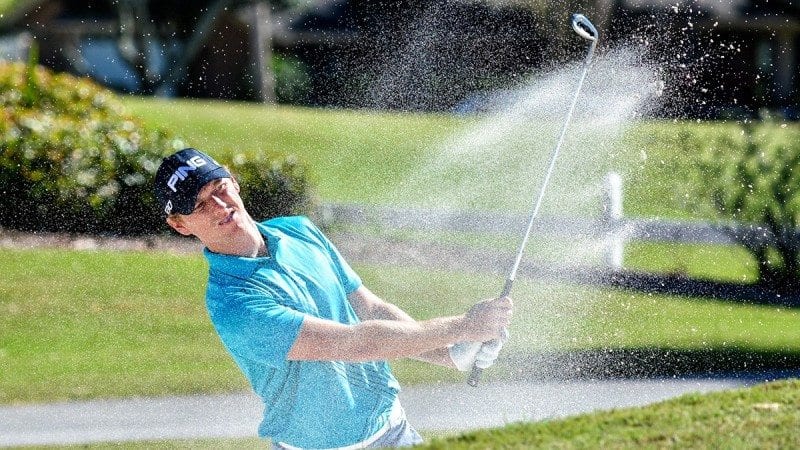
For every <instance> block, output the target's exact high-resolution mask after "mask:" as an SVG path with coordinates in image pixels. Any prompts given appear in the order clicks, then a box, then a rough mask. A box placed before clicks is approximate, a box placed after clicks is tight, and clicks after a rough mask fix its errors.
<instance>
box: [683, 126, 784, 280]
mask: <svg viewBox="0 0 800 450" xmlns="http://www.w3.org/2000/svg"><path fill="white" fill-rule="evenodd" d="M680 139H681V140H682V145H683V146H684V147H686V148H694V149H697V152H698V153H697V159H696V160H695V161H694V164H692V165H691V166H690V167H689V170H688V171H687V173H689V174H691V176H692V178H693V180H692V182H691V183H688V184H687V185H686V187H687V188H688V189H689V190H688V193H689V195H688V196H687V198H693V199H695V201H694V203H692V204H691V207H692V208H693V209H694V210H696V211H699V212H703V213H708V212H711V213H712V214H713V215H715V216H716V217H718V218H720V219H727V220H732V221H736V222H738V223H743V224H745V225H750V227H749V228H744V229H742V228H739V227H728V232H729V234H730V235H731V237H732V238H733V239H735V240H736V241H737V242H739V243H740V244H741V245H742V246H744V247H745V248H746V249H747V250H748V251H749V252H750V253H751V254H752V255H753V257H754V259H755V260H756V261H757V263H758V270H759V281H760V282H761V283H762V284H764V285H765V286H766V287H769V288H770V289H772V290H774V291H778V292H782V291H783V292H800V240H798V239H797V233H798V225H800V129H798V128H797V127H796V126H792V127H787V126H786V125H781V126H779V125H778V124H775V123H770V122H766V123H761V124H758V125H755V124H752V123H749V124H743V125H741V126H740V129H739V133H736V134H729V133H726V134H719V135H716V136H707V135H702V136H700V135H696V134H693V133H691V132H689V131H682V132H681V137H680Z"/></svg>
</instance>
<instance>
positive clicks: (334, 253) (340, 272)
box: [305, 219, 361, 294]
mask: <svg viewBox="0 0 800 450" xmlns="http://www.w3.org/2000/svg"><path fill="white" fill-rule="evenodd" d="M305 222H306V226H307V227H308V228H309V230H310V231H311V232H312V233H313V234H314V236H315V237H316V238H317V239H319V241H320V242H321V243H322V245H323V246H324V247H325V250H326V251H327V252H328V255H329V256H330V258H331V262H332V263H333V267H334V270H335V271H336V274H337V276H338V277H339V281H340V282H341V283H342V286H344V289H345V292H346V293H348V294H349V293H351V292H353V291H355V290H356V289H358V288H359V287H360V286H361V278H360V277H359V276H358V274H356V272H355V271H354V270H353V268H352V267H350V265H349V264H348V263H347V261H345V259H344V257H343V256H342V255H341V253H339V250H338V249H337V248H336V246H335V245H333V242H331V241H330V240H329V239H328V238H327V236H325V234H323V233H322V231H321V230H320V229H319V228H317V227H316V226H315V225H314V224H313V223H312V222H311V221H310V220H308V219H305Z"/></svg>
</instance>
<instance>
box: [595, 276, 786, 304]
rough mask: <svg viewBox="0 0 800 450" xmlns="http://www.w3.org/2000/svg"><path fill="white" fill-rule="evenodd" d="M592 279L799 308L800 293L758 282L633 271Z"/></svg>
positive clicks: (670, 292)
mask: <svg viewBox="0 0 800 450" xmlns="http://www.w3.org/2000/svg"><path fill="white" fill-rule="evenodd" d="M592 278H593V279H594V281H595V282H597V283H598V284H602V285H606V286H610V287H617V288H625V289H634V290H637V291H640V292H652V293H658V294H666V295H679V296H684V297H703V298H714V299H718V300H730V301H735V302H740V303H748V304H756V305H770V306H783V307H789V308H797V307H800V295H798V294H797V293H794V294H787V293H779V292H775V291H773V290H770V289H768V288H765V287H763V286H761V285H758V284H745V283H730V282H722V281H713V280H700V279H693V278H688V277H686V276H682V275H663V274H652V273H641V272H631V271H617V272H612V271H608V272H603V271H598V272H595V275H594V277H592Z"/></svg>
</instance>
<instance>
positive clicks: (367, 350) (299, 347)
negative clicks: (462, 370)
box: [289, 316, 464, 363]
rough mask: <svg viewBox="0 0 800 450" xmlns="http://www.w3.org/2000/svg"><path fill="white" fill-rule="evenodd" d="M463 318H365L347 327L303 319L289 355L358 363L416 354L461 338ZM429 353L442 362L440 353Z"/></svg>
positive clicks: (303, 358)
mask: <svg viewBox="0 0 800 450" xmlns="http://www.w3.org/2000/svg"><path fill="white" fill-rule="evenodd" d="M463 320H464V319H463V316H452V317H442V318H437V319H431V320H426V321H421V322H415V321H406V320H367V321H364V322H361V323H359V324H356V325H349V326H347V325H342V324H335V323H330V322H326V321H320V320H319V319H313V318H306V320H305V321H304V323H303V328H302V329H301V333H300V336H299V337H298V339H297V340H296V341H295V345H294V346H293V347H292V350H291V351H290V353H289V358H290V359H299V360H339V361H352V362H357V361H374V360H385V359H395V358H408V357H417V356H419V355H421V354H425V353H427V352H431V351H432V350H437V349H443V348H445V347H446V346H447V345H449V344H451V343H453V342H457V341H460V340H463V332H464V325H463ZM428 356H430V357H434V358H436V362H437V363H441V362H442V361H441V359H440V358H441V355H439V356H436V354H435V353H434V354H432V355H428ZM432 362H433V361H432Z"/></svg>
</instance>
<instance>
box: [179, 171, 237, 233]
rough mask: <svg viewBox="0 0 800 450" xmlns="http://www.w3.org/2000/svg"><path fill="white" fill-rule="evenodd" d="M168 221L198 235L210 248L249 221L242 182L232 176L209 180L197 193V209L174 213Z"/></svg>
mask: <svg viewBox="0 0 800 450" xmlns="http://www.w3.org/2000/svg"><path fill="white" fill-rule="evenodd" d="M167 223H169V225H170V226H172V228H174V229H175V230H176V231H177V232H178V233H181V234H183V235H185V236H189V235H194V236H196V237H197V238H198V239H200V241H202V242H203V243H204V244H206V246H208V247H211V246H213V245H214V244H215V243H217V242H220V241H224V240H226V239H227V238H228V237H229V236H230V234H231V233H235V232H237V231H238V230H240V229H242V228H243V226H244V225H245V224H246V223H248V221H247V213H246V212H245V209H244V204H243V203H242V198H241V197H239V184H238V183H237V182H236V180H234V179H232V178H218V179H216V180H212V181H209V182H208V183H206V185H205V186H203V188H202V189H200V192H199V193H198V194H197V200H196V201H195V207H194V210H193V211H192V212H191V213H190V214H188V215H179V216H178V217H173V216H170V217H168V218H167Z"/></svg>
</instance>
